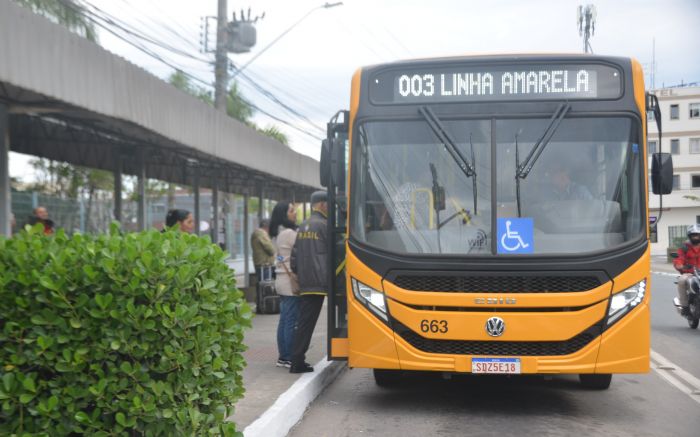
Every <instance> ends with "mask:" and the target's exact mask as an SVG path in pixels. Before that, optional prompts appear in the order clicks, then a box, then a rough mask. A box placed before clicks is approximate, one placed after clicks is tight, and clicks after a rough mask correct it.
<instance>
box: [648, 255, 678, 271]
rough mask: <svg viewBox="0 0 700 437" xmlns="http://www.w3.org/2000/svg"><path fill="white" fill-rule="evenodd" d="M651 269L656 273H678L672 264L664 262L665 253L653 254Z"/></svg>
mask: <svg viewBox="0 0 700 437" xmlns="http://www.w3.org/2000/svg"><path fill="white" fill-rule="evenodd" d="M651 271H652V272H658V273H674V274H678V271H677V270H676V269H674V268H673V265H672V264H671V263H668V262H666V256H665V255H654V256H652V257H651Z"/></svg>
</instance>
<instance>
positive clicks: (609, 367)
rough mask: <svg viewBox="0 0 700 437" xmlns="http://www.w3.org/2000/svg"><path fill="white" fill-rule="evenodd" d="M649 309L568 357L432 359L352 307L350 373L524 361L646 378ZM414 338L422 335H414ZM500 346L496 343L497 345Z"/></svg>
mask: <svg viewBox="0 0 700 437" xmlns="http://www.w3.org/2000/svg"><path fill="white" fill-rule="evenodd" d="M649 323H650V318H649V307H648V300H645V301H644V302H642V304H640V305H639V306H638V307H636V308H634V309H633V310H632V311H631V312H629V313H628V314H627V315H625V316H624V317H623V318H622V319H620V320H619V321H617V322H616V323H615V324H614V325H612V326H610V327H608V328H607V329H605V330H604V331H603V333H602V334H600V335H597V336H596V337H595V338H593V339H592V340H591V341H590V342H588V343H587V344H586V345H585V346H584V347H582V348H580V349H579V350H577V351H576V352H573V353H571V354H567V355H541V356H533V355H491V354H489V355H468V354H453V353H430V352H424V351H422V350H419V349H418V348H416V347H414V346H413V345H411V344H410V343H409V342H408V341H407V340H406V339H405V338H403V337H402V336H401V335H399V333H397V332H394V331H392V329H390V328H389V326H387V324H385V323H383V322H382V321H381V320H379V319H378V318H377V317H376V316H374V315H373V314H372V313H370V312H369V311H368V310H367V309H365V308H364V307H363V306H362V305H360V304H358V303H357V302H355V301H351V302H350V305H349V307H348V325H349V327H350V330H349V335H348V362H349V366H350V367H359V368H378V369H400V370H422V371H439V372H458V373H470V372H472V359H473V358H476V357H479V358H491V357H493V358H518V359H519V360H520V373H523V374H557V373H646V372H648V371H649V352H650V338H649V335H650V334H649V331H650V330H649ZM412 335H413V336H414V337H415V336H416V335H420V334H419V333H416V332H413V334H412ZM495 341H497V340H494V342H495Z"/></svg>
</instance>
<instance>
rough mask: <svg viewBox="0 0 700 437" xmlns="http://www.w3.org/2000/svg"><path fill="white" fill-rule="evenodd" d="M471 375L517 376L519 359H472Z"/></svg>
mask: <svg viewBox="0 0 700 437" xmlns="http://www.w3.org/2000/svg"><path fill="white" fill-rule="evenodd" d="M472 373H493V374H504V373H508V374H519V373H520V358H472Z"/></svg>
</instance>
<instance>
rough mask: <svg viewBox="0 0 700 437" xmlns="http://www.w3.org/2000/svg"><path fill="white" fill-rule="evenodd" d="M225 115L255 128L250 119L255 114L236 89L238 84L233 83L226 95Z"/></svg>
mask: <svg viewBox="0 0 700 437" xmlns="http://www.w3.org/2000/svg"><path fill="white" fill-rule="evenodd" d="M226 113H227V114H228V116H229V117H232V118H235V119H236V120H238V121H241V122H243V123H245V124H247V125H248V126H255V125H254V124H253V122H251V121H250V118H251V117H252V116H253V114H254V113H255V110H254V109H253V107H252V106H251V105H250V103H248V102H247V101H246V100H245V99H244V98H243V94H241V91H240V90H239V89H238V82H233V84H232V85H231V88H229V90H228V94H226Z"/></svg>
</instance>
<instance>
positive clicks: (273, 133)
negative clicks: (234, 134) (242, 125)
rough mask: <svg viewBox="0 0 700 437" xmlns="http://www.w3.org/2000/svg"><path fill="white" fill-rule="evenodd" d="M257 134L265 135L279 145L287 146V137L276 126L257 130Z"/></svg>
mask: <svg viewBox="0 0 700 437" xmlns="http://www.w3.org/2000/svg"><path fill="white" fill-rule="evenodd" d="M258 132H260V133H262V134H265V135H267V136H268V137H270V138H274V139H276V140H277V141H279V142H280V143H282V144H284V145H285V146H288V145H289V139H288V138H287V135H285V134H284V132H282V131H281V130H279V128H278V127H277V126H272V125H270V126H267V127H266V128H264V129H260V128H258Z"/></svg>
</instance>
